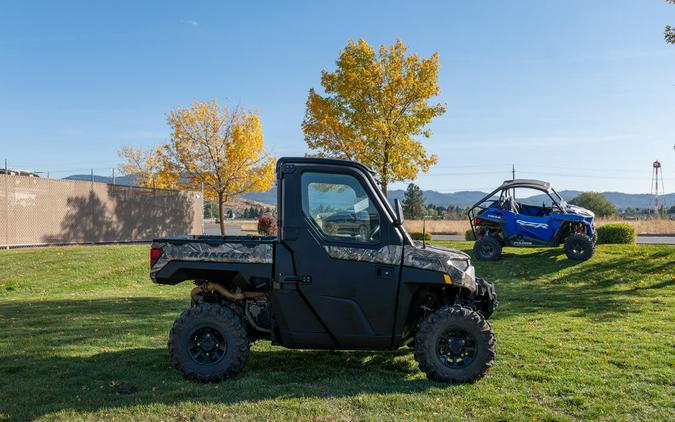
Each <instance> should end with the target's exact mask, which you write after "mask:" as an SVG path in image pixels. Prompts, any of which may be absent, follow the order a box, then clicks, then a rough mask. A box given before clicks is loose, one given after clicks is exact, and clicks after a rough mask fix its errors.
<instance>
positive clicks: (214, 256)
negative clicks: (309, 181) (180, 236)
mask: <svg viewBox="0 0 675 422" xmlns="http://www.w3.org/2000/svg"><path fill="white" fill-rule="evenodd" d="M153 247H158V248H162V249H163V250H164V253H163V254H162V256H161V257H160V258H159V260H157V263H156V264H155V266H154V267H152V270H151V271H150V277H151V278H153V279H154V278H155V277H154V275H155V274H157V273H158V272H159V271H160V270H161V269H162V268H164V266H165V265H166V264H167V263H169V262H170V261H174V260H181V261H209V262H227V263H242V264H272V261H273V256H274V254H273V248H274V246H273V245H272V244H271V243H256V244H253V245H246V244H244V243H238V242H227V243H221V244H218V245H209V244H208V243H203V242H185V243H181V244H176V243H172V242H158V243H155V244H153Z"/></svg>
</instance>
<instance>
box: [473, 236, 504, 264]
mask: <svg viewBox="0 0 675 422" xmlns="http://www.w3.org/2000/svg"><path fill="white" fill-rule="evenodd" d="M473 254H474V256H475V257H476V259H478V260H479V261H496V260H498V259H499V258H500V257H501V256H502V244H501V242H500V241H499V240H497V239H495V238H494V237H492V236H483V237H481V238H480V239H478V240H476V243H475V244H474V245H473Z"/></svg>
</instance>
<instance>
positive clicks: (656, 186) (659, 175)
mask: <svg viewBox="0 0 675 422" xmlns="http://www.w3.org/2000/svg"><path fill="white" fill-rule="evenodd" d="M652 169H653V170H652V188H651V194H652V195H654V215H655V216H658V215H659V195H660V194H662V193H664V189H663V171H662V170H661V163H660V162H659V160H656V161H654V164H652Z"/></svg>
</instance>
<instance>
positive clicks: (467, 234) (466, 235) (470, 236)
mask: <svg viewBox="0 0 675 422" xmlns="http://www.w3.org/2000/svg"><path fill="white" fill-rule="evenodd" d="M464 240H469V241H471V240H476V236H474V235H473V230H471V229H469V230H467V231H466V232H465V233H464Z"/></svg>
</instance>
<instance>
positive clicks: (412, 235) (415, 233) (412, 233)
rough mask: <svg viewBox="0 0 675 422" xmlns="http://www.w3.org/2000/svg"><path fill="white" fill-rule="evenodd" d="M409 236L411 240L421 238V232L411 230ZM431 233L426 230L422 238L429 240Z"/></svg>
mask: <svg viewBox="0 0 675 422" xmlns="http://www.w3.org/2000/svg"><path fill="white" fill-rule="evenodd" d="M410 237H412V238H413V240H422V232H411V233H410ZM431 237H432V236H431V233H429V232H426V233H425V236H424V240H426V241H427V242H428V241H430V240H431Z"/></svg>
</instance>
